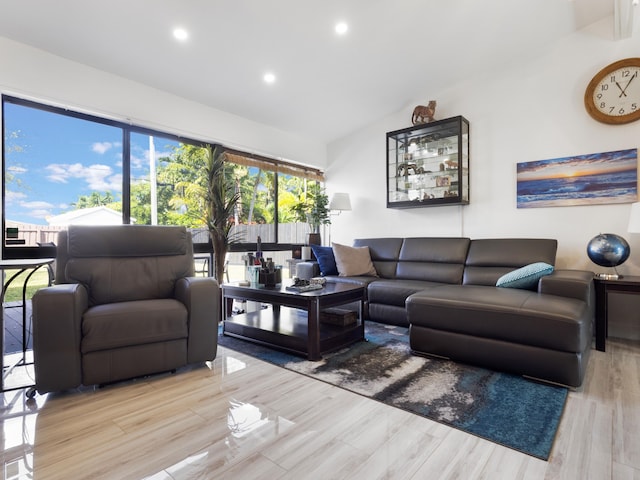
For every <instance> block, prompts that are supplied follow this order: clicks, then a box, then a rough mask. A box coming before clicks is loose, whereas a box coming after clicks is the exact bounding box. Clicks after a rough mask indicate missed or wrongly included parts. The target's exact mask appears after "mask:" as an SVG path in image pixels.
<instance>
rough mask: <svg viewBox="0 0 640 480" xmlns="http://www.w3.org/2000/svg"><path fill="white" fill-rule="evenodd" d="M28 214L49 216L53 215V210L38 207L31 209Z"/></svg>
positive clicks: (34, 216) (36, 216)
mask: <svg viewBox="0 0 640 480" xmlns="http://www.w3.org/2000/svg"><path fill="white" fill-rule="evenodd" d="M28 215H29V216H30V217H33V218H44V219H46V218H49V217H50V216H51V211H50V210H45V209H36V210H31V211H30V212H29V213H28Z"/></svg>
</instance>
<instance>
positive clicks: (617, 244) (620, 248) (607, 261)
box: [587, 233, 631, 267]
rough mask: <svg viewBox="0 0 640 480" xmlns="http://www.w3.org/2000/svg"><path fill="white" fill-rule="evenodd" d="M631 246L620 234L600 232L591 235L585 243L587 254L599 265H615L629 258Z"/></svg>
mask: <svg viewBox="0 0 640 480" xmlns="http://www.w3.org/2000/svg"><path fill="white" fill-rule="evenodd" d="M630 253H631V248H630V247H629V244H628V243H627V241H626V240H625V239H624V238H622V237H621V236H620V235H615V234H613V233H601V234H600V235H596V236H595V237H593V238H592V239H591V240H590V241H589V244H588V245H587V255H588V256H589V258H590V259H591V261H592V262H593V263H595V264H596V265H600V266H601V267H617V266H618V265H621V264H623V263H624V262H625V260H626V259H627V258H629V254H630Z"/></svg>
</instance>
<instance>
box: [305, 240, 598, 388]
mask: <svg viewBox="0 0 640 480" xmlns="http://www.w3.org/2000/svg"><path fill="white" fill-rule="evenodd" d="M353 247H356V248H359V249H361V250H362V248H363V247H366V248H365V249H368V252H369V256H370V259H371V263H372V265H373V267H374V269H375V275H374V274H372V273H373V272H369V273H370V274H368V275H350V276H344V275H339V274H338V275H335V273H336V272H329V273H334V274H332V275H326V277H327V279H328V280H329V281H334V282H359V283H363V284H365V285H366V286H367V288H366V295H367V318H368V319H370V320H374V321H377V322H382V323H388V324H395V325H406V326H408V327H409V341H410V345H411V349H412V350H413V351H414V353H417V354H424V355H433V356H439V357H446V358H450V359H452V360H456V361H460V362H464V363H470V364H474V365H481V366H485V367H488V368H492V369H496V370H502V371H507V372H512V373H516V374H520V375H525V376H528V377H532V378H536V379H540V380H544V381H547V382H552V383H559V384H563V385H567V386H570V387H578V386H580V385H581V384H582V381H583V379H584V374H585V369H586V365H587V361H588V356H589V352H590V350H591V343H592V336H593V335H592V329H593V322H594V312H595V293H594V285H593V272H588V271H578V270H554V269H553V265H554V264H555V257H556V249H557V242H556V240H552V239H532V238H521V239H474V240H471V239H469V238H462V237H456V238H439V237H438V238H368V239H357V240H355V242H354V244H353ZM319 260H320V264H322V263H323V258H322V257H320V258H319ZM541 266H542V269H541ZM318 269H319V265H318V264H317V263H315V262H306V263H300V264H298V270H297V272H298V276H301V277H303V278H304V277H309V276H312V275H316V274H318V273H319V272H318ZM325 273H326V272H325ZM511 277H513V278H511ZM497 283H500V284H501V285H502V286H497V285H496V284H497ZM514 287H515V288H514Z"/></svg>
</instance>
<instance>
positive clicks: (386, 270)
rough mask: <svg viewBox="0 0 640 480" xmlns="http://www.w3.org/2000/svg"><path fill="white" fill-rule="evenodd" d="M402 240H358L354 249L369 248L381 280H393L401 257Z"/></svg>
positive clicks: (355, 241)
mask: <svg viewBox="0 0 640 480" xmlns="http://www.w3.org/2000/svg"><path fill="white" fill-rule="evenodd" d="M402 242H404V239H402V238H357V239H356V240H354V242H353V246H354V247H369V254H370V255H371V261H372V262H373V266H374V267H375V269H376V272H378V276H379V277H381V278H393V277H394V276H395V273H396V267H397V265H398V258H399V257H400V249H401V248H402Z"/></svg>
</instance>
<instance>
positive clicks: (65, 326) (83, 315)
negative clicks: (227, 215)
mask: <svg viewBox="0 0 640 480" xmlns="http://www.w3.org/2000/svg"><path fill="white" fill-rule="evenodd" d="M193 270H194V264H193V246H192V240H191V234H190V233H189V232H187V230H186V229H185V228H184V227H157V226H153V227H152V226H137V225H117V226H104V227H88V226H70V227H69V229H68V231H62V232H60V234H59V237H58V242H57V256H56V285H53V286H51V287H48V288H43V289H40V290H38V291H37V292H36V294H35V295H34V297H33V341H34V348H33V350H34V362H35V374H36V389H37V391H38V392H40V393H45V392H52V391H60V390H67V389H71V388H75V387H78V386H80V385H82V384H83V385H94V384H106V383H111V382H115V381H120V380H125V379H129V378H133V377H138V376H142V375H148V374H152V373H159V372H165V371H170V370H174V369H176V368H179V367H182V366H185V365H188V364H194V363H200V362H204V361H207V360H213V359H214V358H215V356H216V352H217V338H218V337H217V327H218V323H219V321H220V316H221V307H220V289H219V287H218V284H217V282H216V281H215V280H214V279H213V278H202V277H197V278H196V277H194V276H193Z"/></svg>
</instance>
